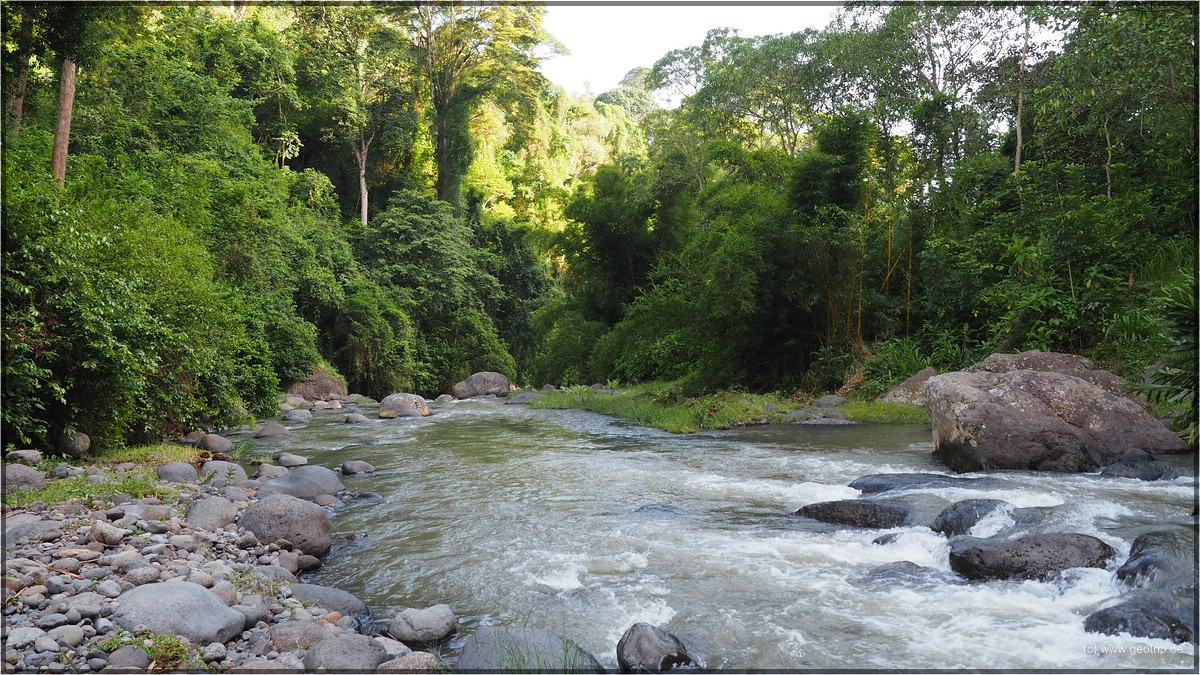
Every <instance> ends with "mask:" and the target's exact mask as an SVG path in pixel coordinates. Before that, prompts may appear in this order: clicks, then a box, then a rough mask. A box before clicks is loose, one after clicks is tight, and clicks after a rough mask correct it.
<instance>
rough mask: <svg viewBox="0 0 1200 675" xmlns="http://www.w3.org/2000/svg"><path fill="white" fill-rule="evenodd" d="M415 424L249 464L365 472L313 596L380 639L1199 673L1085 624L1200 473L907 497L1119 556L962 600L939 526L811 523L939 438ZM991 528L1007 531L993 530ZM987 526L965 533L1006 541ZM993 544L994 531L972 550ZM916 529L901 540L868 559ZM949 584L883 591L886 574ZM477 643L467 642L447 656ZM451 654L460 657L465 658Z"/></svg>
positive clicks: (712, 664) (836, 431)
mask: <svg viewBox="0 0 1200 675" xmlns="http://www.w3.org/2000/svg"><path fill="white" fill-rule="evenodd" d="M432 407H433V410H434V414H433V415H431V416H429V417H426V418H420V419H394V420H381V419H375V411H376V409H375V408H373V407H370V406H367V407H364V408H363V409H361V412H363V413H364V414H366V415H367V416H368V417H370V418H372V419H371V422H370V423H367V424H345V423H343V419H344V417H345V415H346V413H349V412H354V411H355V410H356V409H357V408H356V407H355V406H350V407H348V408H347V409H344V410H341V411H321V412H316V413H315V414H314V418H313V420H312V422H310V423H309V424H307V425H302V426H294V427H292V434H291V435H290V436H288V437H284V438H279V439H259V440H249V441H246V442H247V443H251V444H253V445H252V447H253V450H252V453H253V454H255V455H258V454H269V453H271V452H274V451H279V450H286V451H289V452H294V453H297V454H300V455H303V456H306V457H308V458H309V462H310V463H311V464H320V465H323V466H327V467H330V468H336V467H337V466H338V465H339V464H340V463H341V462H343V461H347V460H351V459H358V460H366V461H368V462H370V463H372V464H374V465H375V466H376V467H377V469H378V470H377V471H376V472H375V473H373V474H365V475H359V476H347V477H344V478H343V483H344V484H345V485H346V487H347V488H348V489H350V490H352V491H355V492H360V493H363V492H372V493H377V494H378V495H379V497H378V498H375V497H368V498H357V499H350V500H348V501H347V502H346V504H345V506H343V507H341V508H339V509H338V510H337V511H336V514H335V515H334V517H333V519H332V525H333V530H334V532H335V533H351V532H356V533H361V534H362V535H365V536H359V537H356V538H354V539H352V540H349V541H340V542H336V543H335V545H334V548H333V550H332V551H331V552H330V554H329V556H328V557H327V558H326V559H325V561H324V564H323V566H322V567H320V568H319V569H317V570H315V571H313V572H311V573H308V574H306V575H305V579H304V580H305V581H309V582H313V583H319V584H324V585H328V586H334V587H337V588H341V589H343V590H346V591H349V592H350V593H353V594H355V595H357V596H358V597H359V598H361V599H362V600H363V601H365V602H366V603H367V605H368V606H370V607H371V610H372V613H373V617H374V620H375V621H376V622H379V623H382V626H380V628H386V623H387V622H388V621H389V620H390V619H391V617H392V616H394V615H395V614H396V612H398V611H399V610H400V609H403V608H405V607H427V606H430V605H434V604H439V603H446V604H449V605H450V607H451V608H452V609H453V610H454V611H455V613H457V614H458V615H459V617H460V628H459V632H460V637H461V636H462V635H463V634H464V633H466V632H470V631H471V630H473V629H474V628H477V627H478V626H480V625H494V624H510V625H517V626H527V627H531V628H542V629H548V630H552V631H555V632H559V633H562V634H564V635H567V636H569V637H571V638H573V639H575V640H577V641H578V642H579V643H580V644H581V645H582V646H583V647H584V648H585V649H587V650H588V651H590V652H591V653H593V654H594V655H595V656H596V658H597V659H598V660H599V661H600V662H601V663H602V664H603V665H604V666H605V667H606V668H609V669H614V670H615V669H616V665H617V664H616V644H617V641H618V639H619V638H620V637H621V634H622V633H623V632H624V631H625V630H626V629H627V628H629V627H630V626H631V625H633V623H635V622H638V621H644V622H648V623H651V624H654V625H657V626H660V627H662V628H664V629H665V630H667V631H669V632H672V633H674V634H676V635H678V636H679V637H680V638H681V639H682V640H683V641H684V643H685V644H687V645H688V647H689V649H690V651H691V653H692V655H693V656H694V657H696V658H697V659H699V660H702V661H703V662H704V664H705V665H706V666H707V667H708V668H713V669H722V668H723V669H730V670H746V669H774V670H800V669H813V670H830V669H854V670H862V669H916V670H929V669H959V668H972V669H975V668H983V669H1027V670H1047V669H1097V670H1104V671H1112V670H1119V669H1135V670H1146V669H1158V668H1171V669H1178V668H1184V669H1190V668H1194V667H1195V666H1194V664H1195V663H1196V652H1195V647H1194V646H1193V645H1190V644H1188V645H1176V644H1172V643H1171V642H1169V641H1166V640H1153V639H1146V638H1132V637H1128V636H1124V637H1114V636H1106V635H1099V634H1094V633H1087V632H1085V631H1084V629H1083V619H1084V617H1085V616H1087V614H1089V613H1090V612H1091V611H1094V610H1095V609H1097V608H1099V606H1101V605H1102V604H1103V603H1104V602H1105V601H1106V600H1111V599H1112V598H1114V597H1115V596H1116V595H1118V594H1119V593H1120V592H1122V587H1121V585H1120V583H1119V582H1117V580H1116V579H1115V578H1114V574H1113V571H1114V570H1115V568H1116V566H1118V565H1120V564H1121V562H1123V561H1124V560H1125V559H1126V557H1127V556H1128V554H1129V549H1130V545H1131V543H1132V541H1133V539H1134V538H1135V537H1136V536H1137V535H1138V534H1141V533H1143V532H1147V531H1154V530H1161V529H1164V528H1173V527H1182V528H1189V529H1191V532H1192V533H1193V535H1192V536H1194V532H1195V530H1194V527H1195V525H1194V519H1193V518H1191V517H1190V515H1189V514H1190V512H1191V504H1192V502H1193V499H1194V494H1195V489H1196V487H1195V485H1196V479H1195V473H1194V469H1192V468H1191V467H1192V465H1191V461H1190V460H1189V461H1185V462H1182V463H1180V464H1179V466H1178V469H1179V471H1180V472H1181V473H1183V474H1185V477H1183V478H1179V479H1176V480H1173V481H1162V482H1141V481H1137V480H1133V479H1125V478H1108V477H1101V476H1098V475H1064V474H1044V473H1027V472H992V473H981V474H975V475H974V476H981V477H985V478H988V480H987V481H984V487H980V488H978V489H976V488H975V487H974V486H972V487H970V488H969V489H967V488H957V487H956V488H944V487H943V488H929V489H924V490H922V489H916V490H909V491H906V492H905V493H904V494H905V496H906V497H908V498H910V499H915V500H919V501H922V502H923V503H924V504H925V505H926V506H927V507H928V509H929V510H931V512H932V513H934V514H936V513H937V511H938V510H940V508H941V507H944V506H948V505H949V504H951V503H953V502H955V501H959V500H962V499H971V498H990V499H1002V500H1005V501H1008V502H1011V503H1012V504H1014V505H1015V506H1017V507H1018V508H1023V509H1024V508H1030V509H1034V510H1035V511H1036V512H1037V513H1038V515H1039V517H1038V520H1037V522H1036V524H1035V525H1032V526H1029V527H1027V528H1025V529H1024V530H1022V529H1021V526H1017V529H1016V530H1013V531H1029V532H1034V531H1037V532H1079V533H1083V534H1089V535H1093V536H1096V537H1099V538H1100V539H1102V540H1104V541H1105V542H1107V543H1108V544H1110V545H1111V546H1113V547H1114V548H1115V549H1116V550H1117V552H1118V557H1117V559H1116V560H1115V561H1114V562H1113V563H1111V565H1110V568H1109V569H1075V570H1069V571H1068V572H1066V573H1065V574H1064V575H1063V576H1062V577H1060V578H1058V579H1055V580H1053V581H1047V582H1041V581H1023V582H1016V581H1009V582H987V583H978V582H976V583H967V582H966V581H965V580H962V579H961V578H958V577H957V576H956V575H955V574H954V573H953V572H951V571H950V568H949V564H948V545H947V540H946V539H945V538H944V537H942V536H940V535H938V534H935V533H933V532H932V531H930V530H929V529H928V528H927V527H902V528H893V529H890V530H866V529H847V528H836V527H833V526H829V525H822V524H819V523H816V522H813V521H809V520H807V519H802V518H800V517H798V516H796V515H794V512H795V511H796V509H798V508H800V507H801V506H804V505H806V504H810V503H813V502H819V501H828V500H835V499H850V498H855V497H858V496H859V491H858V490H855V489H852V488H850V487H847V484H848V483H850V482H851V481H853V480H854V479H856V478H859V477H861V476H864V475H866V474H879V473H911V472H932V473H942V474H948V473H949V472H948V471H946V470H945V468H944V467H942V466H940V465H939V464H937V463H935V462H934V461H933V460H932V459H931V458H930V450H931V441H930V432H929V430H928V429H927V428H918V427H898V426H857V427H797V426H776V427H756V428H746V429H736V430H732V431H720V432H706V433H698V434H691V435H674V434H669V433H666V432H661V431H657V430H654V429H648V428H645V427H640V426H637V425H635V424H632V423H629V422H626V421H623V420H617V419H613V418H610V417H605V416H602V415H598V414H594V413H589V412H583V411H574V410H567V411H554V410H534V409H531V408H528V407H526V406H523V405H505V404H504V402H503V401H502V400H499V399H494V398H493V399H473V400H467V401H458V402H452V403H446V404H434V405H433V406H432ZM993 520H994V519H993ZM1012 524H1013V523H1012V521H1011V519H1010V520H1008V521H1007V522H998V523H997V522H990V521H989V520H987V519H985V521H983V522H981V523H980V524H979V525H977V526H976V530H975V531H973V532H972V534H978V535H983V536H987V535H988V534H991V533H992V532H995V531H999V530H1000V529H1001V528H1004V527H1005V526H1008V528H1009V530H1012V527H1011V526H1012ZM980 528H982V529H990V530H991V531H980ZM893 532H895V533H900V534H899V537H898V538H897V540H896V541H895V542H894V543H890V544H887V545H879V544H874V543H872V541H873V540H874V539H876V538H877V537H879V536H880V535H881V534H887V533H893ZM901 560H908V561H912V562H914V563H916V564H918V565H922V566H925V567H929V568H934V571H933V573H932V574H931V575H929V576H926V577H924V578H916V579H899V580H897V579H894V578H893V579H877V580H872V579H871V578H870V577H869V573H870V572H871V571H872V570H873V569H875V568H876V567H878V566H880V565H883V564H885V563H890V562H895V561H901ZM455 644H461V641H455V642H451V645H450V647H451V648H453V647H454V646H455ZM449 656H450V658H451V659H452V658H453V656H454V652H453V649H451V651H450V654H449Z"/></svg>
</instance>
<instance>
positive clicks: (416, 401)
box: [379, 393, 430, 419]
mask: <svg viewBox="0 0 1200 675" xmlns="http://www.w3.org/2000/svg"><path fill="white" fill-rule="evenodd" d="M429 414H430V410H429V404H428V403H426V401H425V399H424V398H423V397H421V396H417V395H416V394H405V393H399V394H391V395H389V396H387V397H386V398H384V399H383V400H382V401H380V402H379V416H380V417H383V418H388V419H390V418H394V417H425V416H427V415H429Z"/></svg>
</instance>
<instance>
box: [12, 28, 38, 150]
mask: <svg viewBox="0 0 1200 675" xmlns="http://www.w3.org/2000/svg"><path fill="white" fill-rule="evenodd" d="M31 49H33V12H30V11H29V6H28V5H26V6H24V7H22V8H21V34H20V36H19V37H18V38H17V63H16V68H15V70H16V75H17V76H16V82H14V83H13V93H12V101H10V103H9V109H10V110H11V111H12V116H13V124H12V137H13V138H16V137H17V136H20V135H21V116H22V115H23V114H24V112H25V89H26V87H27V86H28V85H29V52H30V50H31Z"/></svg>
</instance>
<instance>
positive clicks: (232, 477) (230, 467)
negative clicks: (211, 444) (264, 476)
mask: <svg viewBox="0 0 1200 675" xmlns="http://www.w3.org/2000/svg"><path fill="white" fill-rule="evenodd" d="M209 435H212V434H209ZM247 478H248V476H247V475H246V470H245V469H243V468H242V467H241V465H240V464H235V463H234V462H224V461H220V460H212V461H209V462H205V463H204V464H203V465H201V467H200V481H201V482H202V483H204V484H206V485H210V486H212V487H215V488H223V487H225V486H226V485H233V484H234V483H237V482H238V481H243V480H246V479H247Z"/></svg>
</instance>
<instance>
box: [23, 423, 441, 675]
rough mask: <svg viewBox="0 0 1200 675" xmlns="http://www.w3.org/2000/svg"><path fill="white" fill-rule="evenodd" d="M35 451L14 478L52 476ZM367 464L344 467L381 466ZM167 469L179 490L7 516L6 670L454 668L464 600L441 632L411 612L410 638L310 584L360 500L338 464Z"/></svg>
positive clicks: (347, 598) (71, 469)
mask: <svg viewBox="0 0 1200 675" xmlns="http://www.w3.org/2000/svg"><path fill="white" fill-rule="evenodd" d="M276 426H278V425H276ZM218 439H220V437H217V438H207V437H205V438H204V439H201V440H202V441H204V442H205V443H206V444H219V440H218ZM226 440H227V439H226ZM22 459H26V460H28V459H36V458H35V457H31V456H30V455H29V454H28V452H26V453H25V454H24V455H16V456H11V457H6V467H5V474H6V476H5V477H6V486H9V485H10V481H8V480H7V479H8V478H9V474H10V473H11V474H13V475H14V476H15V475H20V476H22V477H24V478H25V479H27V480H32V481H33V484H36V483H37V480H38V477H37V476H33V475H31V474H36V473H40V472H37V471H36V470H34V469H32V468H30V467H25V466H21V465H20V464H17V463H15V462H18V461H20V460H22ZM281 460H282V461H281ZM363 464H364V463H357V464H351V463H349V462H348V463H347V465H348V466H347V467H344V469H345V470H347V472H348V473H349V472H352V471H369V470H373V468H372V467H370V466H369V465H366V466H363ZM286 465H291V466H290V468H289V467H288V466H286ZM119 468H120V467H118V469H119ZM87 471H88V470H87V469H86V468H84V467H81V466H67V465H59V467H58V468H57V469H56V473H57V474H59V475H62V476H64V477H66V476H72V475H78V474H81V473H87ZM94 475H95V476H97V477H100V478H103V476H102V475H101V474H99V473H96V474H94ZM158 475H159V477H160V480H161V484H162V486H163V487H165V488H167V490H168V491H169V492H170V493H171V496H168V497H165V498H160V497H144V498H132V497H129V496H127V495H122V494H119V493H116V494H112V495H110V496H108V497H107V498H106V499H102V500H97V499H93V500H86V501H85V500H82V499H73V500H68V501H66V502H63V503H57V504H46V503H33V504H30V505H28V506H27V507H25V508H22V509H18V510H13V511H10V512H8V513H6V514H5V522H4V544H5V564H4V577H3V579H4V585H3V591H2V592H3V605H4V609H3V613H4V654H3V663H4V668H5V670H6V671H10V672H31V671H36V672H67V671H71V672H99V671H105V672H109V671H117V670H125V669H129V670H162V669H175V670H205V669H211V670H214V671H217V670H223V671H228V672H256V671H265V670H312V671H316V670H322V669H323V670H327V671H344V670H358V671H361V670H376V669H379V670H401V671H414V670H415V671H428V670H435V669H437V668H439V666H440V664H441V663H442V661H441V658H440V657H439V656H438V655H437V654H436V650H434V651H429V650H428V648H429V647H430V646H436V645H437V643H438V642H439V641H442V640H444V639H446V638H447V637H449V636H450V635H451V634H452V632H453V630H454V625H455V619H454V617H453V615H452V614H450V613H449V608H446V607H444V606H443V607H442V609H441V610H439V611H438V612H436V615H437V616H436V617H434V618H435V619H436V623H437V626H438V628H437V629H436V630H431V629H430V628H429V627H428V626H426V625H425V624H423V623H421V621H419V620H418V621H415V622H414V621H412V620H411V617H410V621H409V622H408V623H405V624H404V625H406V626H409V628H410V630H409V631H408V632H403V631H401V632H400V634H399V635H395V634H393V636H387V635H367V634H365V633H367V632H368V619H369V616H370V612H369V610H368V608H367V606H366V605H365V604H364V603H362V602H361V601H360V600H359V599H358V598H356V597H354V596H353V595H351V594H350V593H346V592H345V591H341V590H338V589H335V588H328V587H323V586H317V585H313V584H306V583H302V582H301V576H302V575H303V573H304V571H305V570H308V569H312V568H314V567H316V566H318V565H319V564H320V559H321V556H324V555H325V554H326V553H328V551H329V549H330V546H331V543H332V539H333V536H332V535H331V533H330V527H329V513H330V510H332V508H333V507H335V506H336V505H339V504H341V503H342V501H343V500H348V499H353V498H354V496H355V495H354V493H352V492H350V491H348V490H346V489H345V488H344V487H343V486H342V484H341V482H340V479H339V477H338V474H337V473H336V472H334V471H333V470H331V469H328V468H325V467H318V466H308V465H306V463H304V461H303V458H300V457H296V456H294V455H292V456H288V457H282V456H281V457H277V458H275V463H264V464H261V465H260V466H259V469H258V472H257V473H256V476H255V477H253V478H252V477H249V476H247V475H246V472H245V470H244V469H243V468H242V467H241V466H240V465H239V464H237V463H234V462H230V461H224V460H220V459H214V460H210V461H207V462H205V463H204V464H202V465H201V466H200V468H199V470H198V471H197V469H196V468H195V467H194V466H192V465H190V464H187V463H183V462H176V463H171V464H166V465H164V466H161V467H159V468H158ZM42 480H45V479H44V478H42ZM49 480H55V479H54V478H50V479H49ZM11 484H15V481H12V482H11ZM26 484H28V483H26ZM322 504H325V505H326V506H322ZM327 509H329V510H327ZM429 616H433V615H431V614H428V613H426V614H419V613H418V614H417V617H418V619H420V618H422V617H425V618H428V617H429ZM393 623H394V622H393ZM414 631H419V635H418V634H417V632H414ZM395 637H399V638H401V639H394V638H395ZM402 640H407V641H408V644H406V643H405V642H404V641H402ZM409 645H411V646H409ZM414 648H416V650H415V651H414Z"/></svg>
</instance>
